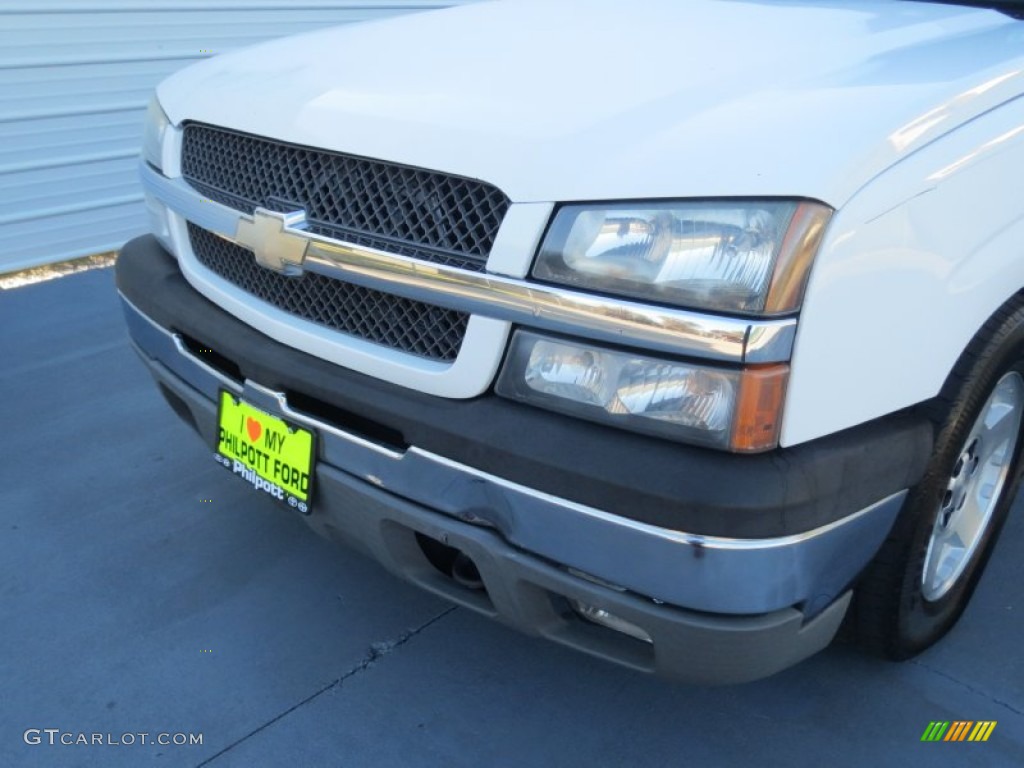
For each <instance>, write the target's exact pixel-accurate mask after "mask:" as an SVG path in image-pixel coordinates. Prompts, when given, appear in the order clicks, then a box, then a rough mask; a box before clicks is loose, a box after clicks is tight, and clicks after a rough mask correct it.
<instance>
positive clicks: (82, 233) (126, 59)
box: [0, 0, 467, 272]
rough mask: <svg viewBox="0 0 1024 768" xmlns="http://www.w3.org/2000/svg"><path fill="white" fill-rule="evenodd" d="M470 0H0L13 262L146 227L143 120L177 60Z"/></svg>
mask: <svg viewBox="0 0 1024 768" xmlns="http://www.w3.org/2000/svg"><path fill="white" fill-rule="evenodd" d="M466 1H467V0H435V1H434V2H429V0H382V1H380V2H374V1H373V0H364V2H361V3H358V2H337V1H336V2H330V1H329V0H299V2H296V3H287V2H280V1H277V2H272V1H271V0H0V272H7V271H12V270H15V269H21V268H24V267H30V266H35V265H38V264H43V263H47V262H53V261H60V260H63V259H68V258H73V257H76V256H83V255H87V254H92V253H98V252H101V251H108V250H113V249H115V248H117V247H119V246H120V245H121V244H123V243H124V242H125V240H127V239H129V238H130V237H132V236H133V235H135V234H138V233H139V232H142V231H144V230H145V216H144V213H143V208H142V203H141V199H142V195H141V191H140V189H139V186H138V183H137V181H136V163H137V157H138V152H139V143H140V141H141V132H142V118H143V113H144V111H145V106H146V103H147V101H148V100H149V96H150V93H151V92H152V89H153V87H154V86H155V85H156V83H157V82H159V81H160V80H161V79H162V78H163V77H165V76H166V75H168V74H170V73H171V72H173V71H174V70H176V69H178V68H180V67H183V66H185V65H186V64H188V63H189V62H190V61H193V60H196V59H200V58H203V57H205V56H208V55H211V54H215V53H223V52H225V51H228V50H231V49H233V48H237V47H240V46H243V45H247V44H250V43H254V42H258V41H260V40H265V39H267V38H270V37H278V36H281V35H286V34H291V33H295V32H301V31H305V30H309V29H314V28H316V27H321V26H326V25H329V24H341V23H345V22H351V21H359V20H364V19H371V18H380V17H383V16H390V15H394V14H398V13H405V12H409V11H414V10H421V9H427V8H438V7H444V6H448V5H454V4H457V3H459V2H466ZM208 52H209V53H208Z"/></svg>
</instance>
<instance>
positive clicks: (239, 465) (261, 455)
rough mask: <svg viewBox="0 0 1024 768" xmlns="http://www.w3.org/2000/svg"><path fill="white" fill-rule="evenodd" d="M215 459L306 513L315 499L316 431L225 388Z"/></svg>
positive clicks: (253, 483) (220, 409) (219, 409)
mask: <svg viewBox="0 0 1024 768" xmlns="http://www.w3.org/2000/svg"><path fill="white" fill-rule="evenodd" d="M217 425H218V427H219V429H218V430H217V435H218V436H217V452H216V453H215V454H214V458H215V459H216V460H217V461H218V463H220V464H221V465H222V466H224V467H227V468H228V469H229V470H231V471H232V472H233V473H234V474H236V475H238V476H239V477H241V478H242V479H244V480H245V481H246V482H248V483H249V484H251V485H252V486H253V487H254V488H256V489H257V490H260V491H263V492H264V493H266V494H268V495H270V496H273V497H274V498H275V499H279V500H280V501H283V502H284V503H285V504H287V505H288V506H290V507H294V508H295V509H297V510H298V511H299V512H302V513H308V512H309V511H310V504H311V502H312V499H313V457H314V456H315V455H316V453H315V451H314V442H315V441H314V437H313V433H312V432H310V431H309V430H308V429H303V428H302V427H298V426H295V425H293V424H289V423H288V422H286V421H284V420H282V419H279V418H277V417H276V416H272V415H270V414H269V413H265V412H264V411H261V410H260V409H258V408H254V407H253V406H251V405H249V404H248V403H247V402H245V401H244V400H241V399H239V398H237V397H235V396H234V395H232V394H231V393H230V392H225V391H223V390H221V393H220V403H219V406H218V412H217Z"/></svg>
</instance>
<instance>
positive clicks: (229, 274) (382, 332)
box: [188, 223, 469, 362]
mask: <svg viewBox="0 0 1024 768" xmlns="http://www.w3.org/2000/svg"><path fill="white" fill-rule="evenodd" d="M188 234H189V240H190V241H191V244H192V250H193V252H194V253H195V256H196V259H197V260H198V261H199V262H200V263H201V264H202V265H203V266H205V267H207V268H208V269H210V270H211V271H213V272H215V273H216V274H217V275H219V276H220V277H222V278H224V279H225V280H228V281H229V282H231V283H233V284H234V285H237V286H238V287H239V288H241V289H242V290H244V291H246V292H248V293H251V294H252V295H254V296H256V297H258V298H260V299H262V300H263V301H266V302H268V303H270V304H273V305H274V306H275V307H278V308H280V309H282V310H284V311H286V312H289V313H291V314H293V315H296V316H297V317H301V318H303V319H305V320H310V321H312V322H314V323H319V324H320V325H323V326H326V327H328V328H331V329H333V330H337V331H341V332H343V333H347V334H351V335H352V336H357V337H359V338H361V339H366V340H367V341H372V342H375V343H377V344H383V345H385V346H388V347H391V348H392V349H398V350H401V351H403V352H408V353H410V354H414V355H419V356H421V357H426V358H429V359H431V360H438V361H442V362H451V361H453V360H455V358H456V357H457V356H458V354H459V348H460V347H461V346H462V339H463V337H464V336H465V334H466V324H467V323H468V322H469V315H467V314H465V313H463V312H457V311H455V310H451V309H444V308H442V307H435V306H433V305H431V304H424V303H422V302H419V301H412V300H410V299H405V298H402V297H400V296H393V295H391V294H389V293H383V292H381V291H376V290H373V289H372V288H364V287H362V286H358V285H352V284H351V283H346V282H344V281H342V280H335V279H333V278H330V277H326V276H324V275H320V274H317V273H316V272H305V273H303V274H302V275H301V276H300V277H286V276H285V275H281V274H278V273H277V272H272V271H271V270H269V269H264V268H263V267H261V266H259V265H258V264H257V263H256V260H255V258H254V256H253V253H252V251H250V250H249V249H248V248H243V247H242V246H240V245H236V244H235V243H232V242H229V241H227V240H225V239H224V238H222V237H219V236H218V235H215V234H213V233H212V232H209V231H208V230H205V229H203V228H202V227H198V226H196V225H195V224H192V223H189V225H188Z"/></svg>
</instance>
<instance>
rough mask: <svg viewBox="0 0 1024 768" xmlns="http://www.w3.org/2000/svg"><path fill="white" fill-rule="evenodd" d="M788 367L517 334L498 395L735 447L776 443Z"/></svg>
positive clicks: (638, 428)
mask: <svg viewBox="0 0 1024 768" xmlns="http://www.w3.org/2000/svg"><path fill="white" fill-rule="evenodd" d="M788 374H789V367H788V366H786V365H771V366H763V367H758V368H745V369H730V368H714V367H711V366H703V365H694V364H692V363H684V362H677V361H670V360H664V359H660V358H655V357H648V356H646V355H641V354H636V353H631V352H623V351H618V350H613V349H606V348H602V347H597V346H593V345H590V344H587V343H584V342H579V341H570V340H562V339H554V338H548V337H545V336H541V335H539V334H535V333H530V332H528V331H517V332H516V334H515V337H514V338H513V340H512V349H511V352H510V353H509V358H508V361H507V362H506V363H505V367H504V368H503V370H502V372H501V377H500V378H499V380H498V387H497V391H498V394H500V395H502V396H504V397H509V398H512V399H515V400H520V401H523V402H528V403H530V404H532V405H538V406H541V407H544V408H550V409H551V410H555V411H560V412H562V413H566V414H569V415H572V416H577V417H581V418H584V419H590V420H592V421H598V422H602V423H605V424H610V425H613V426H617V427H623V428H625V429H631V430H633V431H636V432H644V433H647V434H653V435H659V436H661V437H666V438H669V439H673V440H679V441H682V442H687V443H694V444H698V445H708V446H713V447H716V448H724V449H728V450H733V451H744V452H753V451H763V450H767V449H770V448H774V447H775V446H776V445H777V444H778V436H779V427H780V425H781V420H782V414H781V408H782V401H783V395H784V393H785V387H786V380H787V378H788Z"/></svg>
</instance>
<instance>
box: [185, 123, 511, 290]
mask: <svg viewBox="0 0 1024 768" xmlns="http://www.w3.org/2000/svg"><path fill="white" fill-rule="evenodd" d="M182 175H183V176H184V177H185V179H186V180H187V181H188V182H189V183H190V184H191V185H192V186H193V187H195V188H196V189H197V190H199V191H200V192H201V193H202V194H204V195H205V196H207V197H208V198H210V199H212V200H216V201H217V202H219V203H222V204H224V205H227V206H230V207H232V208H235V209H237V210H240V211H244V212H246V213H250V214H251V213H252V212H253V210H254V209H255V208H256V207H257V206H262V207H264V208H268V209H270V210H276V211H288V210H296V209H299V208H301V209H304V210H305V212H306V220H307V222H308V224H307V226H308V229H309V230H310V231H311V232H315V233H316V234H320V235H324V236H326V237H331V238H335V239H339V240H346V241H348V242H352V243H355V244H357V245H364V246H369V247H374V248H379V249H381V250H387V251H390V252H392V253H398V254H401V255H403V256H411V257H414V258H419V259H423V260H425V261H430V262H433V263H441V264H445V265H451V266H458V267H461V268H463V269H472V270H476V271H481V270H483V268H484V263H485V262H486V260H487V255H488V254H489V253H490V250H491V246H492V245H493V243H494V237H495V235H496V234H497V232H498V227H499V226H500V225H501V221H502V219H503V218H504V216H505V212H506V211H507V210H508V206H509V200H508V198H507V197H505V195H504V194H503V193H502V192H501V191H500V190H499V189H497V188H496V187H493V186H491V185H489V184H485V183H483V182H480V181H474V180H472V179H466V178H462V177H459V176H451V175H448V174H444V173H437V172H434V171H427V170H423V169H419V168H410V167H408V166H403V165H396V164H393V163H385V162H381V161H377V160H369V159H367V158H362V157H355V156H353V155H345V154H341V153H338V152H324V151H321V150H317V149H310V148H307V147H300V146H295V145H293V144H286V143H284V142H279V141H274V140H270V139H264V138H259V137H256V136H250V135H248V134H243V133H237V132H235V131H229V130H226V129H223V128H215V127H212V126H207V125H202V124H199V123H189V124H186V126H185V131H184V139H183V145H182Z"/></svg>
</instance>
